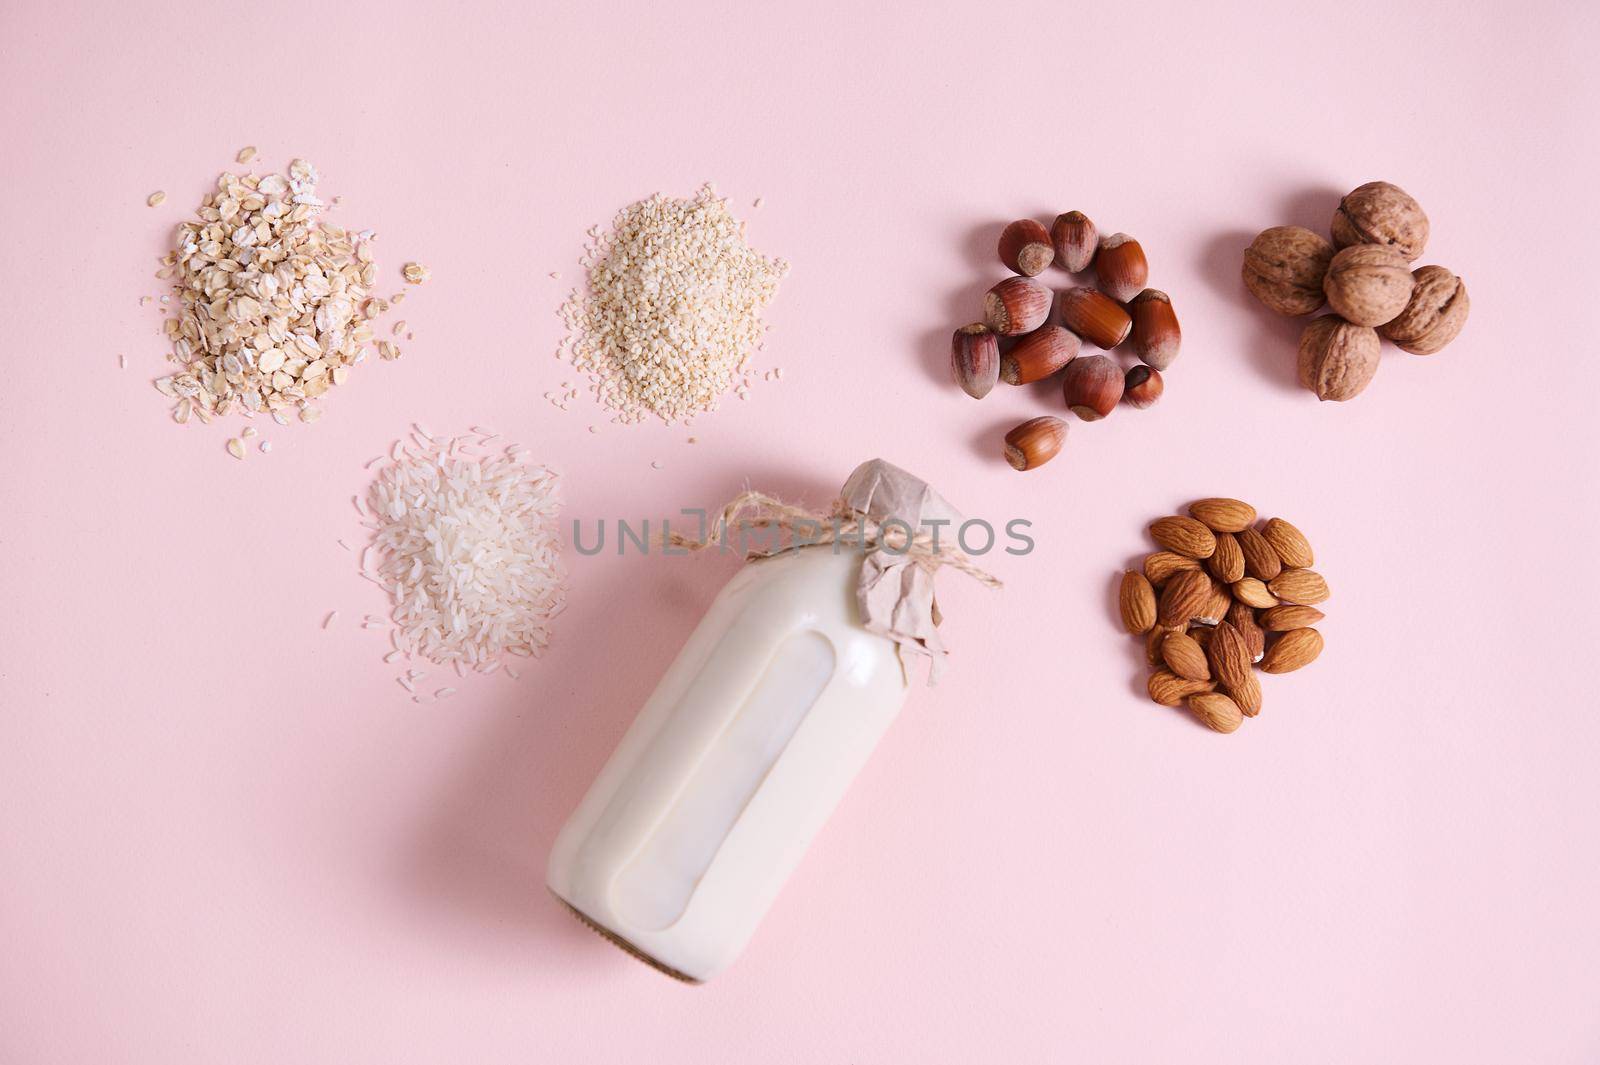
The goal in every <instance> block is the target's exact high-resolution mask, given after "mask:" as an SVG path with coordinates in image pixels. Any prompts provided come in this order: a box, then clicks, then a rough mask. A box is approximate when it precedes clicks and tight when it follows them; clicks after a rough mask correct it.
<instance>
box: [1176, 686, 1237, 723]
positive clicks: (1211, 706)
mask: <svg viewBox="0 0 1600 1065" xmlns="http://www.w3.org/2000/svg"><path fill="white" fill-rule="evenodd" d="M1188 702H1189V712H1190V713H1192V714H1193V715H1194V716H1195V717H1197V718H1199V719H1200V723H1201V724H1203V725H1205V726H1206V727H1207V728H1211V729H1215V730H1216V731H1218V732H1233V731H1235V730H1236V729H1238V727H1239V726H1240V725H1242V724H1244V711H1242V710H1240V709H1239V704H1238V703H1236V702H1234V701H1233V700H1232V699H1230V698H1228V697H1227V696H1226V695H1222V694H1220V693H1219V692H1199V693H1197V694H1194V695H1191V696H1189V699H1188Z"/></svg>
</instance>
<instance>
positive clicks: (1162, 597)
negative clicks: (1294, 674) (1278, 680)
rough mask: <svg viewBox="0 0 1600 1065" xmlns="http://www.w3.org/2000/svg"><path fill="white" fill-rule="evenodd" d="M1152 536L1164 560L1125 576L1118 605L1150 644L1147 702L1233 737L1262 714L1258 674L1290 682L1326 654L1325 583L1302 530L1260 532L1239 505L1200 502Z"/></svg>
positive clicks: (1276, 523)
mask: <svg viewBox="0 0 1600 1065" xmlns="http://www.w3.org/2000/svg"><path fill="white" fill-rule="evenodd" d="M1150 536H1151V537H1152V538H1153V539H1154V540H1155V542H1156V543H1157V544H1158V545H1159V546H1160V547H1161V550H1160V551H1157V552H1156V553H1155V554H1153V555H1150V556H1148V557H1147V558H1146V559H1145V560H1144V572H1143V573H1138V572H1136V571H1134V570H1128V571H1127V572H1125V573H1124V574H1123V575H1122V589H1121V592H1120V595H1119V597H1118V598H1119V605H1120V606H1121V609H1122V623H1123V625H1124V626H1125V627H1126V628H1127V630H1128V631H1129V632H1130V633H1133V634H1134V635H1136V636H1144V637H1145V640H1146V642H1145V656H1146V658H1147V659H1148V660H1149V662H1150V668H1151V673H1150V684H1149V689H1150V698H1152V699H1154V700H1155V701H1156V702H1158V703H1160V704H1161V705H1162V706H1181V705H1184V704H1187V705H1188V707H1189V710H1190V711H1191V712H1192V713H1193V714H1194V716H1195V717H1197V718H1199V719H1200V721H1201V722H1203V723H1204V724H1206V725H1208V726H1210V727H1211V728H1213V729H1216V730H1217V731H1218V732H1232V731H1234V730H1235V729H1237V728H1238V727H1239V726H1240V725H1241V724H1243V723H1244V719H1245V718H1247V717H1255V716H1256V715H1257V714H1258V713H1260V712H1261V684H1260V682H1258V681H1257V680H1256V677H1255V674H1254V673H1253V672H1251V667H1252V666H1259V667H1260V668H1261V670H1262V672H1264V673H1288V672H1290V671H1292V670H1296V669H1299V668H1300V667H1301V666H1304V665H1308V664H1309V663H1311V662H1312V661H1313V660H1315V659H1316V657H1317V655H1319V654H1321V653H1322V634H1321V633H1319V632H1318V631H1317V630H1316V629H1314V628H1312V627H1311V626H1313V625H1315V624H1316V623H1317V622H1319V621H1321V620H1322V618H1323V614H1322V611H1320V610H1318V609H1316V604H1317V603H1321V602H1323V601H1324V600H1326V599H1327V598H1328V582H1327V581H1325V580H1323V579H1322V576H1321V575H1320V574H1319V573H1317V572H1316V571H1315V570H1313V569H1311V568H1310V567H1311V564H1312V562H1313V561H1314V559H1313V557H1312V554H1311V544H1310V543H1309V542H1308V541H1307V540H1306V538H1305V536H1304V535H1303V534H1302V533H1301V532H1300V530H1299V529H1296V528H1295V527H1294V526H1293V525H1290V524H1289V523H1288V522H1286V521H1284V520H1283V519H1282V518H1273V519H1271V520H1269V521H1268V522H1266V523H1265V524H1264V525H1262V526H1261V527H1260V528H1259V529H1258V528H1256V509H1255V507H1252V506H1251V505H1250V504H1248V503H1243V502H1240V501H1239V500H1237V499H1202V500H1200V501H1198V502H1196V503H1193V504H1191V505H1190V507H1189V516H1188V517H1182V516H1175V517H1170V518H1159V519H1157V520H1156V521H1153V522H1151V523H1150Z"/></svg>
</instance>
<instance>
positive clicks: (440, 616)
mask: <svg viewBox="0 0 1600 1065" xmlns="http://www.w3.org/2000/svg"><path fill="white" fill-rule="evenodd" d="M493 439H495V436H494V434H492V433H489V432H487V431H481V432H479V431H475V435H472V436H460V437H455V438H453V439H448V440H447V439H437V438H435V437H433V436H432V435H431V434H429V433H428V432H426V431H425V430H423V429H422V428H420V427H418V428H417V429H416V430H415V431H414V432H413V433H412V434H411V436H410V438H409V439H408V440H403V441H400V442H397V443H396V444H395V446H394V448H393V450H392V451H391V452H390V456H389V459H388V460H386V461H385V462H384V464H383V465H382V466H381V467H380V468H379V471H378V475H377V477H376V479H375V480H374V481H373V482H372V486H371V487H370V488H369V489H368V491H367V497H366V499H365V501H362V500H361V499H359V498H358V499H357V501H356V503H357V509H358V510H360V511H361V512H362V513H363V514H364V515H366V517H367V518H368V522H367V526H368V528H370V529H372V531H373V536H372V542H371V544H370V545H369V546H368V547H367V549H366V550H365V551H364V552H363V553H362V556H361V560H362V562H361V568H362V572H363V573H364V574H365V575H366V576H367V577H368V578H369V579H371V580H374V581H376V582H377V583H378V584H380V585H382V586H383V587H384V588H386V589H387V590H388V592H389V594H390V596H391V597H392V598H393V601H394V609H393V611H392V612H391V614H390V618H391V620H392V621H393V622H394V629H393V631H392V633H391V639H392V640H393V642H394V648H395V651H396V652H398V653H400V654H404V655H407V656H410V657H420V658H425V659H427V660H429V661H430V662H434V663H437V664H441V665H454V666H455V667H456V669H457V671H458V672H459V671H462V670H464V669H475V670H478V671H480V672H490V671H492V670H493V669H494V668H496V667H497V666H498V665H499V664H500V661H501V657H502V656H503V655H518V656H524V657H537V656H538V655H539V654H540V653H541V652H542V651H543V650H544V648H545V647H546V646H547V645H548V644H549V642H550V626H551V622H552V620H553V619H554V618H555V616H556V615H557V614H559V613H560V612H561V609H562V606H563V605H564V603H565V599H566V593H565V589H564V587H563V584H564V580H565V575H566V574H565V569H564V567H563V565H562V562H561V540H560V537H559V536H558V533H557V528H556V519H557V515H558V513H559V511H560V497H559V494H558V489H559V482H558V478H557V477H556V475H555V473H553V472H552V471H551V470H549V469H548V468H546V467H544V466H538V465H532V464H530V463H528V462H526V461H525V460H524V458H523V454H524V451H523V448H522V447H521V445H517V444H513V445H510V446H508V447H504V448H501V449H498V450H496V451H494V452H493V453H489V452H487V451H486V448H487V447H488V445H489V443H490V441H491V440H493Z"/></svg>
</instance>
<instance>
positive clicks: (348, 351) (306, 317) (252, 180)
mask: <svg viewBox="0 0 1600 1065" xmlns="http://www.w3.org/2000/svg"><path fill="white" fill-rule="evenodd" d="M254 154H255V149H254V148H253V147H251V148H246V149H244V150H242V151H240V153H239V155H238V161H239V162H241V163H244V162H248V161H249V160H250V159H251V158H252V157H253V156H254ZM318 177H319V175H318V174H317V171H316V168H315V167H313V166H312V165H311V164H309V163H307V162H306V161H305V160H303V159H296V160H294V161H293V162H292V163H290V164H289V167H288V170H287V173H282V174H280V173H267V174H263V175H257V174H254V173H250V172H246V173H243V174H233V173H224V174H223V175H221V177H219V178H218V179H217V187H216V189H215V190H214V191H213V192H211V193H210V194H208V195H207V196H206V197H205V199H204V200H203V201H202V202H201V204H200V207H199V209H198V211H197V213H196V217H195V218H194V219H193V220H190V221H186V222H183V223H181V224H180V225H179V226H178V230H177V236H176V239H175V241H174V247H173V250H172V251H171V252H169V253H168V254H167V256H166V257H165V258H164V259H163V260H162V269H161V270H160V272H158V273H157V275H156V276H157V277H159V278H161V279H163V280H167V281H170V282H171V283H172V287H173V292H174V295H175V296H176V303H175V304H172V305H171V307H170V309H171V310H172V316H171V317H169V318H167V319H166V320H165V322H164V323H163V325H164V330H165V334H166V336H167V338H168V339H169V340H170V341H171V344H172V352H171V353H170V354H169V355H168V356H167V357H168V359H169V360H170V361H172V362H174V363H176V364H177V367H178V368H177V370H176V371H175V372H174V373H171V374H169V375H167V376H165V377H161V378H159V379H157V380H156V381H155V386H156V388H157V390H158V391H160V392H161V394H162V395H164V396H166V397H168V398H169V399H171V400H173V401H174V407H173V411H172V416H173V420H175V421H177V422H179V423H180V424H181V423H185V422H188V421H189V420H190V418H191V417H192V418H194V419H195V420H196V421H199V422H209V421H210V420H211V419H212V418H213V417H223V416H227V415H229V414H233V413H239V414H242V415H244V416H245V417H247V418H248V417H254V416H255V415H257V414H265V415H270V416H271V417H272V418H273V420H274V421H276V422H278V423H279V424H280V425H287V424H288V422H289V417H290V415H291V414H292V415H295V416H297V417H298V418H299V419H300V420H301V421H304V422H312V421H315V420H316V419H317V418H318V417H319V416H320V415H321V413H322V411H321V408H320V407H319V406H318V405H317V403H316V402H315V401H316V400H317V399H318V398H319V397H320V396H322V395H323V394H325V393H326V392H328V390H329V389H331V388H333V387H336V386H338V385H342V384H344V383H345V381H346V380H347V379H348V377H349V374H350V368H351V367H353V366H355V365H357V364H359V363H361V362H363V361H364V360H365V359H366V357H367V345H368V344H369V343H370V342H371V341H372V339H373V334H374V321H373V320H374V319H376V318H378V317H379V316H380V315H382V314H384V313H386V312H387V311H388V310H389V308H390V305H391V304H393V303H398V302H400V300H402V299H403V298H404V294H403V293H396V294H395V295H394V296H392V297H391V298H390V299H387V300H386V299H383V298H382V297H379V296H375V295H373V287H374V285H375V283H376V280H377V269H378V268H377V264H376V263H375V262H374V260H373V254H372V244H371V242H372V240H373V237H374V234H373V233H372V232H371V231H370V230H362V231H359V232H351V231H348V230H345V229H342V228H339V227H337V226H333V225H329V224H327V223H326V222H324V221H322V219H321V215H322V212H323V211H324V210H325V209H326V208H327V207H328V206H329V205H328V204H327V203H326V202H324V201H323V200H322V199H321V197H319V196H318V195H317V182H318ZM164 199H165V195H164V194H160V193H158V194H155V195H152V196H151V197H150V199H149V202H150V203H151V205H152V206H155V205H158V204H159V203H160V202H162V200H164ZM413 268H415V269H413ZM419 271H420V272H419ZM414 273H416V274H417V276H415V277H413V276H412V275H413V274H414ZM406 279H407V280H408V281H412V282H413V283H420V282H421V281H425V280H427V274H426V268H423V267H418V266H417V264H408V267H407V270H406ZM141 302H144V301H141ZM170 302H171V301H169V300H168V299H167V298H166V297H163V299H162V304H163V305H164V306H166V305H168V304H169V303H170ZM377 348H378V352H379V354H380V356H381V357H382V358H385V359H395V358H399V357H400V355H401V349H400V346H399V345H398V344H397V343H396V342H395V341H394V340H390V339H386V340H383V341H379V342H378V344H377ZM249 435H254V434H253V433H251V434H249ZM261 450H263V451H265V450H266V448H265V447H262V449H261ZM228 451H229V453H230V454H232V455H234V457H235V458H242V457H243V454H242V452H243V439H242V438H234V439H233V440H230V441H229V442H228Z"/></svg>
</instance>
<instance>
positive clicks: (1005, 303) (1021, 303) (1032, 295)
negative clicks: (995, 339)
mask: <svg viewBox="0 0 1600 1065" xmlns="http://www.w3.org/2000/svg"><path fill="white" fill-rule="evenodd" d="M1049 316H1050V290H1049V289H1047V288H1045V287H1044V286H1043V285H1041V284H1040V283H1039V282H1037V281H1035V280H1034V279H1033V278H1031V277H1008V278H1006V279H1005V280H1004V281H1002V282H1000V283H999V284H998V285H996V286H994V288H991V289H990V290H989V291H988V292H987V293H986V294H985V295H984V297H983V317H984V320H985V321H986V322H987V323H988V326H989V328H990V329H993V330H994V331H995V332H996V333H999V334H1000V335H1001V336H1003V337H1014V336H1021V335H1022V334H1023V333H1031V332H1033V331H1034V330H1035V329H1037V328H1039V327H1040V326H1041V325H1044V320H1045V319H1046V318H1048V317H1049Z"/></svg>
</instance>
